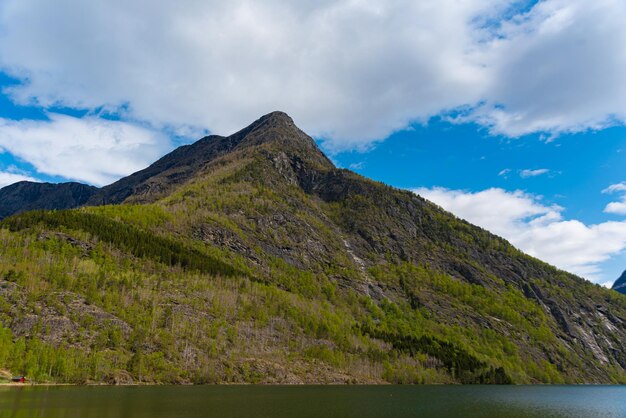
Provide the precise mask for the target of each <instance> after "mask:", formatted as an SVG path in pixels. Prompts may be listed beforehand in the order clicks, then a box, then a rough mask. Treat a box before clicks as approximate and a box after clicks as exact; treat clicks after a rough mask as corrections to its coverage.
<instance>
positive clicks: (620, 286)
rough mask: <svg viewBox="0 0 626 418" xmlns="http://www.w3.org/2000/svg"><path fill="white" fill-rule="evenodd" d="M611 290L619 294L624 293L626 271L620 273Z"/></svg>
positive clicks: (625, 291) (625, 289)
mask: <svg viewBox="0 0 626 418" xmlns="http://www.w3.org/2000/svg"><path fill="white" fill-rule="evenodd" d="M612 289H613V290H617V291H618V292H620V293H626V270H625V271H624V272H623V273H622V275H621V276H620V277H619V279H617V280H615V283H613V287H612Z"/></svg>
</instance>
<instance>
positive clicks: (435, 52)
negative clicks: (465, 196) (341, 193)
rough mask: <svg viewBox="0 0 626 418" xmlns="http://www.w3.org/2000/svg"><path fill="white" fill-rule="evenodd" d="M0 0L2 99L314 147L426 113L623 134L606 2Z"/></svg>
mask: <svg viewBox="0 0 626 418" xmlns="http://www.w3.org/2000/svg"><path fill="white" fill-rule="evenodd" d="M528 4H529V2H528V1H526V0H525V1H521V0H518V1H515V0H465V1H461V2H459V1H457V0H422V1H409V0H362V1H353V0H336V1H329V0H322V1H309V0H306V1H299V2H288V1H284V0H268V1H263V2H258V1H252V0H238V1H229V2H223V1H217V0H207V1H199V0H181V1H178V2H169V1H165V0H151V1H148V0H92V1H89V2H82V1H76V0H57V1H55V2H50V1H48V0H3V1H2V2H1V3H0V67H1V68H2V69H3V70H4V71H7V72H9V73H11V74H13V75H14V76H15V77H17V78H18V79H20V80H21V81H22V82H23V83H22V84H20V85H17V86H15V87H13V88H11V89H10V91H9V93H10V94H11V96H12V97H13V99H14V100H16V101H18V102H19V103H31V104H32V103H34V104H37V105H41V106H43V107H49V106H52V105H63V106H68V107H74V108H86V109H95V108H104V109H109V110H112V111H116V112H119V113H120V114H121V115H122V117H123V118H125V119H128V120H138V121H141V122H142V123H148V124H150V125H152V126H153V127H156V128H159V129H160V128H162V127H164V126H168V127H174V128H193V129H209V130H211V131H213V132H216V133H222V134H228V133H231V132H232V131H234V130H236V129H238V128H240V127H242V126H244V125H245V124H247V123H249V122H250V121H252V120H254V119H255V118H257V117H258V116H259V115H261V114H264V113H267V112H269V111H272V110H276V109H281V110H284V111H287V112H288V113H290V114H291V115H292V116H293V117H294V119H295V120H296V122H297V123H298V124H299V125H300V126H302V127H303V128H304V129H305V130H306V131H308V132H310V133H312V134H313V135H316V136H319V137H323V138H326V139H327V144H326V145H327V148H328V149H331V150H341V149H349V148H352V149H354V148H365V147H367V146H369V145H370V144H371V143H372V142H373V141H376V140H380V139H384V138H385V137H387V136H388V135H389V134H390V133H392V132H394V131H397V130H401V129H404V128H406V127H407V126H409V125H410V124H411V123H413V122H425V121H427V120H428V119H429V118H430V117H432V116H434V115H439V114H442V113H443V114H448V112H452V113H449V114H450V115H453V120H455V121H458V122H476V123H479V124H481V125H483V126H486V127H488V129H490V130H491V131H492V132H493V133H497V134H504V135H508V136H512V137H515V136H520V135H524V134H527V133H533V132H545V133H547V134H549V135H558V134H560V133H563V132H577V131H583V130H587V129H601V128H604V127H606V126H610V125H613V124H623V123H624V122H625V121H626V50H625V49H624V47H623V45H624V41H625V40H626V25H624V22H625V21H626V3H625V2H623V1H622V0H596V1H594V2H589V1H587V0H544V1H541V2H539V3H537V4H535V5H534V6H532V7H529V6H528Z"/></svg>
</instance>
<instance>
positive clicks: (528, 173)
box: [519, 168, 550, 179]
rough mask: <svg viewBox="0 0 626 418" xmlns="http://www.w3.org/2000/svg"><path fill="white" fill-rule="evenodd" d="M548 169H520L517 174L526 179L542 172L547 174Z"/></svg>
mask: <svg viewBox="0 0 626 418" xmlns="http://www.w3.org/2000/svg"><path fill="white" fill-rule="evenodd" d="M549 172H550V170H548V169H547V168H539V169H537V170H528V169H527V170H521V171H520V172H519V175H520V177H521V178H523V179H526V178H529V177H537V176H541V175H542V174H547V173H549Z"/></svg>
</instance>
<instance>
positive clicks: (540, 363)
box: [0, 112, 626, 383]
mask: <svg viewBox="0 0 626 418" xmlns="http://www.w3.org/2000/svg"><path fill="white" fill-rule="evenodd" d="M53 189H54V188H53ZM89 190H90V193H89V196H88V198H86V199H84V197H85V196H83V198H82V199H80V202H82V203H79V200H78V199H76V200H72V201H71V202H69V203H68V201H65V202H63V203H64V204H65V205H66V206H67V205H68V204H70V203H71V204H73V205H75V206H76V207H80V208H79V209H74V210H62V211H54V212H53V211H45V210H44V211H32V212H27V213H21V214H17V215H13V216H10V217H8V218H6V219H4V220H3V221H2V222H0V239H1V240H2V242H3V244H4V245H5V247H6V249H5V251H4V253H3V258H1V259H0V296H2V299H1V300H2V301H6V303H0V324H1V326H0V346H1V345H2V344H6V345H11V344H12V345H11V347H12V348H11V350H9V352H10V353H12V354H11V356H12V357H11V359H10V361H9V363H11V364H13V366H11V367H9V366H10V364H9V366H4V365H3V364H0V368H2V367H4V368H6V369H9V370H13V369H16V370H25V369H26V368H27V366H28V365H24V361H26V360H24V359H30V360H29V361H31V360H32V359H51V360H49V361H50V364H47V363H45V362H44V361H43V360H41V361H39V362H37V361H35V360H32V364H30V366H28V367H31V368H32V373H31V374H35V375H36V374H37V373H39V375H40V376H41V378H42V379H52V380H56V381H81V382H82V381H107V382H131V381H132V382H135V381H142V382H145V381H147V382H168V383H176V382H185V383H189V382H195V383H205V382H218V383H219V382H231V383H232V382H239V383H242V382H257V383H258V382H266V383H328V382H344V383H346V382H360V383H381V382H392V383H511V382H513V383H537V382H543V383H583V382H588V383H589V382H594V383H617V382H626V347H625V344H626V297H624V296H622V295H620V294H619V293H617V292H613V291H610V290H608V289H604V288H601V287H599V286H597V285H593V284H591V283H589V282H588V281H586V280H584V279H582V278H579V277H576V276H574V275H572V274H569V273H566V272H563V271H560V270H558V269H556V268H554V267H552V266H550V265H548V264H546V263H543V262H541V261H540V260H537V259H535V258H532V257H530V256H528V255H526V254H523V253H522V252H521V251H519V250H517V249H516V248H514V247H512V246H511V245H510V244H509V243H508V242H507V241H505V240H504V239H502V238H500V237H497V236H494V235H493V234H491V233H489V232H488V231H485V230H484V229H481V228H479V227H476V226H474V225H471V224H469V223H468V222H465V221H463V220H460V219H458V218H456V217H455V216H454V215H452V214H450V213H448V212H446V211H444V210H443V209H441V208H439V207H438V206H436V205H434V204H433V203H431V202H429V201H427V200H425V199H423V198H421V197H420V196H417V195H415V194H414V193H411V192H409V191H406V190H398V189H395V188H392V187H389V186H386V185H384V184H381V183H378V182H375V181H372V180H369V179H366V178H364V177H362V176H360V175H358V174H356V173H353V172H351V171H349V170H345V169H338V168H336V167H335V166H334V165H333V164H332V162H331V161H330V160H329V159H328V158H327V157H326V156H325V155H324V154H323V153H322V152H321V151H320V150H319V148H318V147H317V145H316V144H315V142H314V141H313V139H312V138H310V137H309V136H307V135H306V134H305V133H304V132H302V131H301V130H300V129H298V128H297V126H296V125H295V124H294V122H293V120H292V119H291V118H290V117H289V116H288V115H286V114H285V113H282V112H273V113H270V114H268V115H265V116H263V117H261V118H260V119H258V120H257V121H255V122H254V123H252V124H251V125H250V126H248V127H247V128H245V129H243V130H241V131H239V132H237V133H235V134H233V135H230V136H227V137H222V136H209V137H206V138H203V139H201V140H199V141H198V142H196V143H194V144H191V145H187V146H184V147H181V148H178V149H177V150H174V151H173V152H171V153H170V154H168V155H166V156H165V157H163V158H161V159H160V160H158V161H157V162H155V163H154V164H152V165H151V166H149V167H148V168H146V169H144V170H141V171H139V172H137V173H135V174H132V175H130V176H128V177H126V178H123V179H121V180H119V181H118V182H115V183H113V184H111V185H109V186H106V187H103V188H101V189H97V190H95V191H94V190H92V189H89ZM2 193H4V189H3V190H2V191H0V199H1V195H2ZM25 196H27V195H25ZM27 197H28V196H27ZM44 200H45V199H44ZM41 201H42V200H41V197H40V198H39V200H36V201H35V202H41ZM29 204H31V205H34V203H29ZM2 327H4V328H5V329H4V330H3V329H2ZM7 335H9V337H7ZM3 338H4V340H2V339H3ZM26 341H34V342H33V343H32V345H28V344H26ZM29 350H30V351H29ZM55 350H57V351H55ZM68 353H72V354H71V356H70V355H69V354H68ZM70 360H71V361H70ZM46 361H48V360H46ZM0 362H2V358H0ZM70 365H74V366H72V367H70Z"/></svg>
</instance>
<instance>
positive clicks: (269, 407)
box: [0, 386, 626, 418]
mask: <svg viewBox="0 0 626 418" xmlns="http://www.w3.org/2000/svg"><path fill="white" fill-rule="evenodd" d="M0 417H1V418H4V417H12V418H18V417H42V418H60V417H63V418H65V417H68V418H70V417H71V418H77V417H97V418H100V417H102V418H105V417H106V418H108V417H129V418H131V417H132V418H148V417H150V418H159V417H186V418H194V417H220V418H222V417H225V418H228V417H255V418H262V417H279V418H282V417H324V418H334V417H337V418H349V417H355V418H356V417H358V418H366V417H490V418H491V417H513V418H514V417H626V387H620V386H189V387H181V386H144V387H68V386H66V387H58V386H57V387H41V386H40V387H0Z"/></svg>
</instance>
